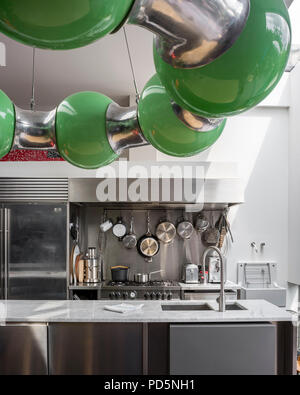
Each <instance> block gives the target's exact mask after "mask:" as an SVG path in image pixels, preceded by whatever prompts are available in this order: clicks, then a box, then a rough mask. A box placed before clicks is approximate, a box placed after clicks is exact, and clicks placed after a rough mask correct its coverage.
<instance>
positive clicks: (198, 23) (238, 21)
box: [128, 0, 250, 68]
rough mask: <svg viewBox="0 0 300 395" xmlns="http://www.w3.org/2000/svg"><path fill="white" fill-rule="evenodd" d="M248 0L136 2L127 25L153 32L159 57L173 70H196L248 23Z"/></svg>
mask: <svg viewBox="0 0 300 395" xmlns="http://www.w3.org/2000/svg"><path fill="white" fill-rule="evenodd" d="M249 10H250V0H206V1H199V0H185V1H178V0H136V1H135V3H134V6H133V8H132V11H131V13H130V15H129V20H128V23H131V24H134V25H139V26H142V27H145V28H147V29H149V30H151V31H152V32H153V33H156V35H157V36H156V38H155V46H156V50H157V53H158V55H159V56H160V57H161V58H162V59H163V60H164V61H165V62H166V63H168V64H170V65H171V66H172V67H175V68H197V67H201V66H204V65H206V64H208V63H211V62H212V61H214V60H215V59H217V58H218V57H219V56H221V55H222V54H223V53H225V52H226V51H227V50H228V49H229V48H231V47H232V45H233V44H234V43H235V41H236V40H237V39H238V37H239V36H240V34H241V32H242V31H243V29H244V27H245V24H246V22H247V19H248V16H249Z"/></svg>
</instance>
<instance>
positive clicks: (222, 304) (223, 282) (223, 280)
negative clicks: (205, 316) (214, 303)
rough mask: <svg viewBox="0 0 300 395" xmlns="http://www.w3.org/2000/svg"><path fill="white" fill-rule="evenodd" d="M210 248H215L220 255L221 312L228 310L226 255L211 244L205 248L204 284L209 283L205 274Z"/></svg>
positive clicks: (203, 259)
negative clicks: (226, 298)
mask: <svg viewBox="0 0 300 395" xmlns="http://www.w3.org/2000/svg"><path fill="white" fill-rule="evenodd" d="M210 250H214V251H215V252H216V253H217V254H218V255H219V257H220V270H221V273H220V277H221V287H220V297H219V311H220V312H225V310H226V300H225V265H224V256H223V254H222V252H221V250H220V249H219V248H217V247H214V246H210V247H207V248H206V249H205V250H204V253H203V256H202V273H203V278H204V284H207V279H206V274H205V272H206V271H205V261H206V257H207V254H208V252H209V251H210Z"/></svg>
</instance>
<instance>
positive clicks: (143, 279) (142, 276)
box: [134, 270, 163, 284]
mask: <svg viewBox="0 0 300 395" xmlns="http://www.w3.org/2000/svg"><path fill="white" fill-rule="evenodd" d="M162 271H163V270H156V271H155V272H150V273H135V275H134V282H136V283H139V284H145V283H148V282H149V281H151V276H152V274H156V273H161V272H162Z"/></svg>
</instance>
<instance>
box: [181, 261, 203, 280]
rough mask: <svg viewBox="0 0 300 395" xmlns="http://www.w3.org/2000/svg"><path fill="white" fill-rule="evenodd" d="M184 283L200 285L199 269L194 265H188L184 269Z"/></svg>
mask: <svg viewBox="0 0 300 395" xmlns="http://www.w3.org/2000/svg"><path fill="white" fill-rule="evenodd" d="M183 281H184V282H185V283H186V284H198V282H199V267H198V266H197V265H195V264H194V263H187V264H186V265H185V266H184V269H183Z"/></svg>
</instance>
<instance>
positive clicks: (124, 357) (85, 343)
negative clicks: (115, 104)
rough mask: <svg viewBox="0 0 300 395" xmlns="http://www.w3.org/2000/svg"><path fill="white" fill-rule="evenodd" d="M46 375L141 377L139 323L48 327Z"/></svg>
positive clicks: (141, 334)
mask: <svg viewBox="0 0 300 395" xmlns="http://www.w3.org/2000/svg"><path fill="white" fill-rule="evenodd" d="M49 373H50V374H51V375H120V374H121V375H140V374H142V373H143V326H142V324H130V323H129V324H127V323H99V324H97V323H96V324H95V323H74V324H63V323H62V324H60V323H57V324H50V325H49Z"/></svg>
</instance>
